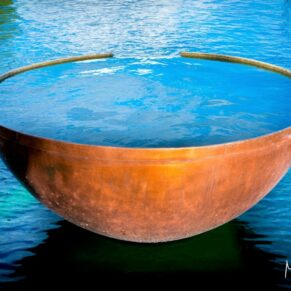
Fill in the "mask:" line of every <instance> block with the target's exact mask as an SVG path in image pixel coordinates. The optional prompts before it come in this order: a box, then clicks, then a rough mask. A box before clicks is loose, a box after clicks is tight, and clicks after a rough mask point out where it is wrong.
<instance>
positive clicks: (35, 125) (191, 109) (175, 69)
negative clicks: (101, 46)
mask: <svg viewBox="0 0 291 291" xmlns="http://www.w3.org/2000/svg"><path fill="white" fill-rule="evenodd" d="M290 89H291V82H290V79H289V78H287V77H285V76H282V75H279V74H275V73H273V72H269V71H264V70H261V69H258V68H254V67H250V66H243V65H239V64H232V63H224V62H214V61H206V60H195V59H187V58H181V57H172V58H165V57H164V58H151V59H139V58H125V57H123V58H118V55H117V57H116V58H112V59H103V60H98V61H90V62H88V61H86V62H78V63H74V64H64V65H58V66H54V67H50V68H43V69H39V70H36V71H32V72H27V73H24V74H23V75H18V76H16V77H14V78H11V79H9V80H7V81H5V82H4V83H3V84H1V92H2V94H1V96H0V103H1V108H0V116H1V117H0V123H1V124H2V125H5V126H7V127H11V128H14V129H17V130H20V131H23V132H27V133H30V134H34V135H39V136H45V137H49V138H56V139H61V140H66V141H73V142H78V143H85V144H86V143H89V144H95V145H109V146H129V147H185V146H200V145H209V144H217V143H222V142H230V141H236V140H241V139H246V138H252V137H256V136H259V135H263V134H267V133H271V132H273V131H276V130H280V129H283V128H286V127H288V126H290V125H291V102H290Z"/></svg>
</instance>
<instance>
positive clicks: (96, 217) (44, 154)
mask: <svg viewBox="0 0 291 291" xmlns="http://www.w3.org/2000/svg"><path fill="white" fill-rule="evenodd" d="M181 55H182V56H185V57H194V58H207V59H213V60H221V61H232V62H240V63H245V64H249V65H255V66H258V67H260V68H264V69H268V70H272V71H275V72H278V73H281V74H284V75H286V76H288V77H290V76H291V72H290V71H289V70H286V69H284V68H280V67H277V66H273V65H271V64H266V63H262V62H257V61H254V60H248V59H242V58H236V57H230V56H222V55H213V54H205V53H182V54H181ZM110 56H112V55H111V54H104V55H94V56H92V55H91V56H83V57H74V58H66V59H63V61H62V60H56V61H51V62H46V63H40V64H36V65H32V66H28V67H24V68H20V69H16V70H14V71H11V72H8V73H7V74H4V75H2V76H0V81H3V80H4V79H6V78H8V77H11V76H13V75H15V74H18V73H21V72H23V71H27V70H30V69H35V68H40V67H43V66H47V65H53V64H59V63H63V62H64V60H65V61H76V60H85V59H89V58H90V59H92V58H95V57H96V58H100V57H110ZM0 151H1V155H2V157H3V159H4V161H5V162H6V164H7V165H8V167H9V168H10V169H11V171H12V172H13V173H14V175H15V176H16V177H17V178H18V179H19V180H20V181H21V182H22V183H23V184H24V185H25V186H26V187H27V188H28V189H29V190H30V191H31V192H32V193H33V194H34V196H35V197H37V198H38V199H39V200H40V201H41V202H42V203H43V204H45V205H46V206H48V207H49V208H50V209H52V210H53V211H55V212H56V213H58V214H59V215H61V216H62V217H64V218H65V219H67V220H69V221H71V222H72V223H74V224H77V225H79V226H81V227H83V228H86V229H88V230H91V231H93V232H96V233H98V234H102V235H106V236H109V237H113V238H117V239H122V240H128V241H135V242H162V241H171V240H177V239H182V238H185V237H189V236H193V235H196V234H199V233H202V232H205V231H207V230H210V229H212V228H215V227H217V226H219V225H221V224H223V223H225V222H227V221H230V220H231V219H233V218H235V217H237V216H239V215H240V214H242V213H243V212H245V211H246V210H248V209H249V208H250V207H252V206H253V205H254V204H256V203H257V202H258V201H259V200H260V199H261V198H263V197H264V196H265V195H266V194H267V193H268V192H269V191H270V190H271V189H272V188H273V187H274V186H275V185H276V184H277V183H278V181H279V180H280V179H281V178H282V177H283V176H284V174H285V173H286V172H287V171H288V169H289V168H290V165H291V127H288V128H286V129H284V130H281V131H278V132H275V133H273V134H269V135H265V136H261V137H258V138H254V139H248V140H242V141H238V142H231V143H225V144H218V145H213V146H202V147H187V148H147V149H146V148H121V147H120V148H119V147H109V146H92V145H82V144H75V143H69V142H62V141H57V140H52V139H46V138H41V137H36V136H31V135H28V134H23V133H20V132H17V131H15V130H12V129H8V128H5V127H3V126H0Z"/></svg>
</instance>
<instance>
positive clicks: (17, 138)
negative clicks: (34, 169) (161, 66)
mask: <svg viewBox="0 0 291 291" xmlns="http://www.w3.org/2000/svg"><path fill="white" fill-rule="evenodd" d="M113 56H114V55H113V54H112V53H100V54H88V55H81V56H73V57H66V58H58V59H53V60H49V61H44V62H39V63H33V64H30V65H27V66H23V67H19V68H16V69H13V70H10V71H7V72H6V73H3V74H1V75H0V85H1V83H2V82H3V81H5V80H6V79H8V78H11V77H13V76H16V75H18V74H21V73H24V72H27V71H31V70H35V69H39V68H43V67H48V66H54V65H59V64H65V63H71V62H79V61H87V60H96V59H103V58H111V57H113ZM180 56H181V57H185V58H194V59H204V60H212V61H221V62H231V63H237V64H242V65H249V66H253V67H257V68H261V69H264V70H267V71H272V72H275V73H278V74H281V75H283V76H286V77H288V78H291V70H289V69H287V68H284V67H281V66H277V65H273V64H271V63H267V62H262V61H257V60H255V59H250V58H242V57H236V56H230V55H224V54H213V53H204V52H181V53H180ZM285 135H287V137H288V138H289V139H290V140H291V126H288V127H285V128H283V129H280V130H278V131H273V132H271V133H268V134H264V135H258V136H256V137H252V138H247V139H241V140H236V141H230V142H224V143H217V144H210V145H202V146H186V147H126V146H108V145H98V144H96V145H94V144H86V143H77V142H71V141H64V140H61V139H54V138H47V137H42V136H38V135H33V134H29V133H25V132H21V131H17V130H14V129H12V128H9V127H6V126H3V125H1V124H0V138H4V139H5V140H10V141H13V142H17V143H20V144H22V145H24V146H28V147H31V148H33V147H34V146H33V145H31V143H30V140H34V141H37V146H36V148H38V149H39V148H40V147H41V145H44V144H45V143H48V144H50V145H56V146H58V145H59V146H60V145H63V146H65V147H67V146H71V147H76V148H87V149H94V148H95V149H103V150H106V149H108V150H110V152H112V151H126V152H136V153H138V152H140V151H142V152H148V153H151V152H152V153H155V152H179V151H180V152H185V151H193V150H200V149H201V150H203V149H204V150H207V149H209V150H214V149H217V148H222V147H223V148H224V147H225V146H230V147H232V146H234V147H236V146H240V145H241V144H247V145H253V144H254V143H256V141H262V142H263V141H264V140H265V139H268V138H270V137H272V136H273V137H275V139H276V137H278V138H279V139H281V136H284V137H285ZM260 144H261V142H260ZM44 150H45V151H49V150H48V149H44Z"/></svg>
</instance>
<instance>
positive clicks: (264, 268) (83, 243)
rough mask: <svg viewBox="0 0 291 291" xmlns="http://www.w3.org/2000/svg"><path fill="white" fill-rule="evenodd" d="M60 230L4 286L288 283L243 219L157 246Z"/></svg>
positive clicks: (66, 228) (196, 286)
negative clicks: (15, 278)
mask: <svg viewBox="0 0 291 291" xmlns="http://www.w3.org/2000/svg"><path fill="white" fill-rule="evenodd" d="M59 225H60V227H59V228H57V229H54V230H50V231H49V232H48V239H47V240H46V241H45V243H44V244H40V245H39V246H38V247H35V248H33V249H31V251H32V252H33V253H34V255H33V256H29V257H27V258H24V259H22V260H21V261H20V262H19V265H20V266H19V267H18V268H17V269H16V273H15V274H14V275H15V276H19V278H21V277H22V278H23V279H22V280H20V281H17V282H10V283H6V284H4V286H5V287H9V288H11V289H18V288H19V290H25V289H27V290H42V289H43V288H44V287H50V288H53V287H56V286H59V285H61V286H66V287H75V286H82V287H85V286H93V287H94V289H99V288H101V286H102V284H106V286H113V285H116V284H118V285H119V287H121V286H122V285H126V286H132V287H136V288H140V287H141V286H143V287H151V286H155V285H158V286H163V287H170V286H173V285H177V286H180V287H182V286H185V285H186V284H188V286H189V288H191V289H193V290H201V289H200V288H202V287H213V288H223V289H232V288H235V289H240V288H247V287H249V288H250V287H251V286H252V287H253V286H255V287H260V288H270V287H273V288H275V287H276V286H277V287H278V285H277V284H278V282H279V281H282V278H283V271H282V268H281V269H279V270H277V266H276V264H275V263H273V262H272V260H273V259H274V255H272V254H268V253H267V252H264V251H262V250H259V249H258V248H256V244H257V242H258V240H260V239H262V237H261V236H259V235H257V234H255V233H253V232H252V231H250V230H249V229H248V224H247V223H243V222H239V221H238V220H236V221H233V222H231V223H228V224H226V225H224V226H222V227H220V228H218V229H216V230H214V231H211V232H208V233H205V234H202V235H200V236H197V237H193V238H190V239H185V240H182V241H177V242H172V243H166V244H157V245H144V244H134V243H126V242H121V241H117V240H112V239H108V238H105V237H101V236H98V235H95V234H93V233H89V232H87V231H84V230H82V229H80V228H78V227H76V226H73V225H72V224H69V223H67V222H64V221H63V222H60V223H59ZM244 238H250V240H248V241H247V240H245V239H244ZM261 290H263V289H261Z"/></svg>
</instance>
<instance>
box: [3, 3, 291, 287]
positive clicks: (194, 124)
mask: <svg viewBox="0 0 291 291" xmlns="http://www.w3.org/2000/svg"><path fill="white" fill-rule="evenodd" d="M290 9H291V3H290V1H279V0H274V1H263V0H260V1H248V0H247V1H214V0H213V1H211V0H209V1H190V0H184V1H182V0H181V1H178V0H174V1H165V0H162V1H150V0H149V1H93V0H91V1H85V0H79V1H69V0H67V1H56V0H41V1H36V0H35V1H33V0H18V1H10V0H0V70H1V72H5V71H7V70H9V69H12V68H15V67H19V66H22V65H26V64H30V63H33V62H39V61H43V60H48V59H53V58H58V57H64V56H70V55H79V54H88V53H99V52H114V54H115V55H116V57H115V58H114V59H108V60H102V61H97V62H82V63H76V64H66V65H61V66H55V67H52V68H46V69H41V70H37V71H34V72H27V73H25V74H23V75H19V76H17V77H15V78H11V79H9V80H7V81H5V82H3V84H1V88H0V123H1V124H3V125H6V126H8V127H9V126H11V127H13V128H16V129H19V130H23V131H25V132H28V133H32V134H37V135H42V136H47V137H52V138H60V139H64V140H70V141H75V142H82V143H92V144H105V145H121V146H147V147H155V146H189V145H203V144H213V143H220V142H225V141H231V140H238V139H242V138H249V137H254V136H258V135H261V134H266V133H268V132H271V131H274V130H279V129H281V128H284V127H286V126H290V124H291V120H290V119H291V117H290V112H291V110H290V109H291V102H290V101H289V100H290V98H291V96H290V81H289V80H288V79H287V78H285V77H283V76H280V75H276V74H274V73H270V72H265V71H262V70H259V69H256V68H252V67H245V66H241V65H235V64H224V63H221V62H209V61H198V60H193V59H182V58H180V57H178V54H179V52H180V51H204V52H212V53H222V54H230V55H238V56H242V57H249V58H255V59H258V60H262V61H267V62H271V63H274V64H277V65H280V66H284V67H288V68H290V67H291V58H290V56H291V21H290V20H291V19H290ZM214 76H215V77H214ZM96 88H98V90H96ZM93 97H94V98H93ZM181 98H182V99H181ZM209 117H211V118H209ZM151 124H155V125H156V126H154V127H153V126H151ZM141 132H142V134H139V133H141ZM262 170H263V169H262ZM238 191H239V189H238ZM290 194H291V173H290V171H289V173H288V174H287V175H286V176H285V177H284V178H283V180H282V181H281V182H280V183H279V184H278V185H277V186H276V188H275V189H274V190H273V191H272V192H271V193H270V194H269V195H268V196H267V197H266V198H265V199H263V200H262V201H261V202H260V203H258V204H257V205H256V206H255V207H254V208H252V209H251V210H249V211H248V212H247V213H245V214H244V215H242V216H241V217H239V218H238V219H236V220H234V221H232V222H230V223H228V224H226V225H224V226H222V227H220V228H218V229H216V230H213V231H210V232H208V233H206V234H202V235H200V236H197V237H193V238H190V239H186V240H182V241H178V242H172V243H166V244H158V245H143V244H141V245H140V244H133V243H126V242H120V241H116V240H111V239H107V238H104V237H101V236H98V235H95V234H92V233H89V232H87V231H85V230H82V229H80V228H78V227H76V226H73V225H71V224H69V223H68V222H65V221H63V220H62V219H61V218H59V217H57V216H56V215H54V214H53V213H51V212H50V211H49V210H47V209H46V208H45V207H44V206H42V205H41V204H40V203H39V202H38V201H36V200H35V199H34V198H33V197H32V196H31V195H30V194H29V193H28V192H27V191H26V190H25V189H24V188H23V187H22V186H21V185H20V184H19V183H18V182H17V181H16V180H15V179H14V178H13V176H12V175H11V173H10V172H9V171H8V170H7V169H6V167H5V166H4V164H3V163H2V162H1V164H0V286H3V287H10V288H18V289H21V288H24V287H26V288H28V289H31V288H33V287H35V288H40V286H42V285H43V282H46V284H52V286H53V285H56V284H66V285H70V284H72V285H75V284H85V282H86V283H88V282H94V283H95V284H97V283H96V282H101V281H104V282H107V284H110V283H111V282H123V283H125V282H126V283H128V282H132V280H133V281H134V280H135V279H138V280H139V282H140V283H143V284H145V285H146V284H148V283H149V282H152V281H155V282H159V283H161V282H162V283H163V284H166V283H165V282H167V283H172V282H173V283H174V282H180V283H181V282H195V286H196V285H203V286H215V287H217V286H223V287H225V286H233V285H231V284H234V283H235V284H237V285H236V287H237V286H249V285H250V284H252V285H255V286H260V287H261V288H263V287H278V288H279V287H281V288H288V287H289V288H290V286H291V280H290V279H288V278H287V279H285V278H284V271H285V264H286V260H289V264H291V224H290V221H291V203H290V202H291V196H290ZM288 275H289V278H291V271H290V272H289V274H288ZM57 282H58V283H57Z"/></svg>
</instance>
